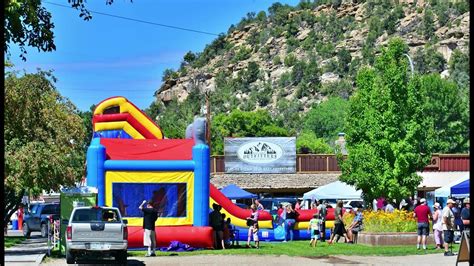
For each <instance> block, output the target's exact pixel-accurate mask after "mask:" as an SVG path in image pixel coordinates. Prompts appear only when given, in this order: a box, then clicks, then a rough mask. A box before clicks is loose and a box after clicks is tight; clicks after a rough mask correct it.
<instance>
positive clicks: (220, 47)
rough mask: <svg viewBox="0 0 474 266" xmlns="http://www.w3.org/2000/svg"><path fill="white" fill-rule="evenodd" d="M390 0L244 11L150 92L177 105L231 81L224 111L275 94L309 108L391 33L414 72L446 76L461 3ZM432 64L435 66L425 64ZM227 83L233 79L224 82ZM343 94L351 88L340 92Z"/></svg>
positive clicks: (465, 23)
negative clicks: (400, 43) (194, 93)
mask: <svg viewBox="0 0 474 266" xmlns="http://www.w3.org/2000/svg"><path fill="white" fill-rule="evenodd" d="M335 2H337V1H335ZM377 2H379V3H377ZM395 2H397V3H395ZM395 2H393V3H391V2H389V1H341V3H339V4H325V5H316V4H307V5H303V4H300V5H299V6H298V7H288V6H283V5H274V6H272V8H270V9H269V12H267V13H268V14H267V13H262V12H260V13H259V14H247V17H246V18H244V19H243V20H242V21H241V22H240V23H239V24H238V25H237V26H232V27H231V28H230V29H229V31H228V33H227V34H225V35H222V36H220V37H219V38H217V39H216V40H215V41H214V42H213V43H212V44H210V45H208V47H206V49H205V50H204V51H203V52H202V53H198V54H195V55H193V56H191V59H188V60H187V62H186V61H184V62H183V64H182V65H181V67H180V69H179V70H177V71H176V72H173V73H172V75H169V76H168V77H167V78H166V80H165V81H164V82H163V83H162V84H161V86H160V87H159V89H158V90H157V91H156V93H155V96H156V98H157V101H158V102H163V103H165V105H166V103H167V102H169V101H172V100H173V99H175V100H177V101H178V102H183V101H186V99H187V97H188V95H189V94H190V93H191V92H192V91H193V90H197V91H199V92H200V93H203V92H208V91H210V92H211V93H216V92H217V93H220V90H221V88H223V87H225V86H226V85H227V86H234V85H235V84H237V85H235V86H234V88H235V90H232V92H231V93H229V94H228V97H232V98H235V99H234V103H233V104H227V107H229V108H241V105H242V104H243V103H244V102H249V101H250V109H257V108H268V109H270V110H271V109H274V108H276V106H277V103H278V100H279V99H281V98H285V99H287V100H288V101H295V100H298V101H299V103H300V104H301V106H302V110H307V109H308V108H309V107H310V106H311V105H312V104H314V103H317V102H320V101H322V100H324V99H325V98H326V97H328V95H329V94H330V93H339V94H341V92H340V90H339V91H336V92H332V91H331V90H330V89H328V88H330V86H331V84H335V83H336V84H338V83H341V82H342V81H346V84H349V86H353V85H354V83H353V80H354V76H355V73H356V72H357V69H359V68H360V67H361V66H363V65H371V64H372V63H373V58H374V55H376V54H377V53H378V52H379V51H380V49H381V47H383V46H384V45H385V44H386V43H387V42H388V40H389V39H390V38H392V37H397V36H398V37H401V38H402V39H404V40H405V41H406V43H407V44H408V46H409V49H410V51H409V55H410V56H411V58H413V59H414V61H415V62H414V63H415V68H416V69H417V70H418V71H425V72H433V71H436V72H439V73H442V75H443V76H445V77H447V76H449V71H448V62H449V61H450V59H451V55H452V53H453V51H455V50H456V49H458V50H460V51H461V52H463V53H467V54H469V51H468V45H469V11H468V9H467V10H466V9H465V6H466V4H465V3H464V2H463V1H449V2H448V1H415V0H412V1H409V0H407V1H395ZM463 3H464V5H462V4H463ZM467 6H468V4H467ZM463 7H464V8H463ZM435 54H436V55H438V58H437V59H436V60H438V61H439V62H438V63H437V64H435V63H430V62H431V61H433V60H435V59H430V60H428V59H426V60H425V59H424V57H429V56H434V55H435ZM193 57H195V58H193ZM185 59H186V58H185ZM299 62H302V63H301V64H302V65H301V64H299ZM422 64H423V66H421V65H422ZM430 64H431V65H439V66H438V67H433V66H432V67H428V65H430ZM312 65H314V66H315V68H314V69H313V70H311V66H312ZM431 65H430V66H431ZM299 68H302V70H300V69H299ZM307 69H309V70H307ZM299 74H300V75H299ZM315 77H316V78H317V79H314V78H315ZM232 80H233V81H236V83H230V81H232ZM229 84H230V85H229ZM232 84H234V85H232ZM242 84H244V85H242ZM341 86H342V85H341ZM265 88H269V89H267V91H265ZM325 88H326V89H325ZM268 90H269V91H268ZM261 93H266V94H267V97H268V99H267V100H266V101H260V100H259V97H258V95H257V96H255V97H253V96H252V94H261ZM348 94H350V89H349V90H348V92H346V93H345V94H343V95H339V96H342V97H348ZM229 101H231V100H229ZM247 104H248V103H247ZM232 105H233V106H232ZM253 107H254V108H253ZM229 108H228V109H227V110H229ZM247 108H248V107H247ZM223 111H225V110H223Z"/></svg>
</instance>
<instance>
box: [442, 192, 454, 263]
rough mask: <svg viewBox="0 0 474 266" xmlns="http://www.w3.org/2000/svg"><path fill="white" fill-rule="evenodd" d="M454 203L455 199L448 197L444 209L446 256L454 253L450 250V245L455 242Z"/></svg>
mask: <svg viewBox="0 0 474 266" xmlns="http://www.w3.org/2000/svg"><path fill="white" fill-rule="evenodd" d="M454 203H455V202H454V200H452V199H448V203H447V205H446V207H444V209H443V216H442V217H443V222H442V226H443V235H444V256H453V255H454V254H453V253H452V252H451V251H448V245H449V244H451V243H453V240H454V213H453V212H452V211H451V208H453V206H454Z"/></svg>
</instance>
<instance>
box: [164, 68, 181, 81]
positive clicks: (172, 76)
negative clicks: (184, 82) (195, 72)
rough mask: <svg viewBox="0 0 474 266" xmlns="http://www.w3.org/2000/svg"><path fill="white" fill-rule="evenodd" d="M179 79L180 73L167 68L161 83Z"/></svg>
mask: <svg viewBox="0 0 474 266" xmlns="http://www.w3.org/2000/svg"><path fill="white" fill-rule="evenodd" d="M178 77H179V74H178V72H176V71H174V70H173V69H171V68H167V69H165V70H164V71H163V77H162V78H161V81H166V80H168V79H175V78H178Z"/></svg>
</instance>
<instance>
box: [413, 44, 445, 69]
mask: <svg viewBox="0 0 474 266" xmlns="http://www.w3.org/2000/svg"><path fill="white" fill-rule="evenodd" d="M413 61H414V65H415V70H416V71H418V72H419V73H421V74H427V73H441V72H442V71H443V70H444V68H445V64H446V60H445V59H444V57H443V55H442V54H441V53H440V52H438V51H436V49H434V47H433V46H428V47H425V48H424V49H418V50H416V52H415V56H414V57H413Z"/></svg>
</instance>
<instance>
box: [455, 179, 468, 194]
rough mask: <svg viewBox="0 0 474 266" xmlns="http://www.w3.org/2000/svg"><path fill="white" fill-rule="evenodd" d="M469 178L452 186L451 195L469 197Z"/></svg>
mask: <svg viewBox="0 0 474 266" xmlns="http://www.w3.org/2000/svg"><path fill="white" fill-rule="evenodd" d="M469 181H470V180H469V179H468V180H465V181H463V182H461V183H459V184H457V185H455V186H453V187H451V196H452V197H456V198H465V197H469Z"/></svg>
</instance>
